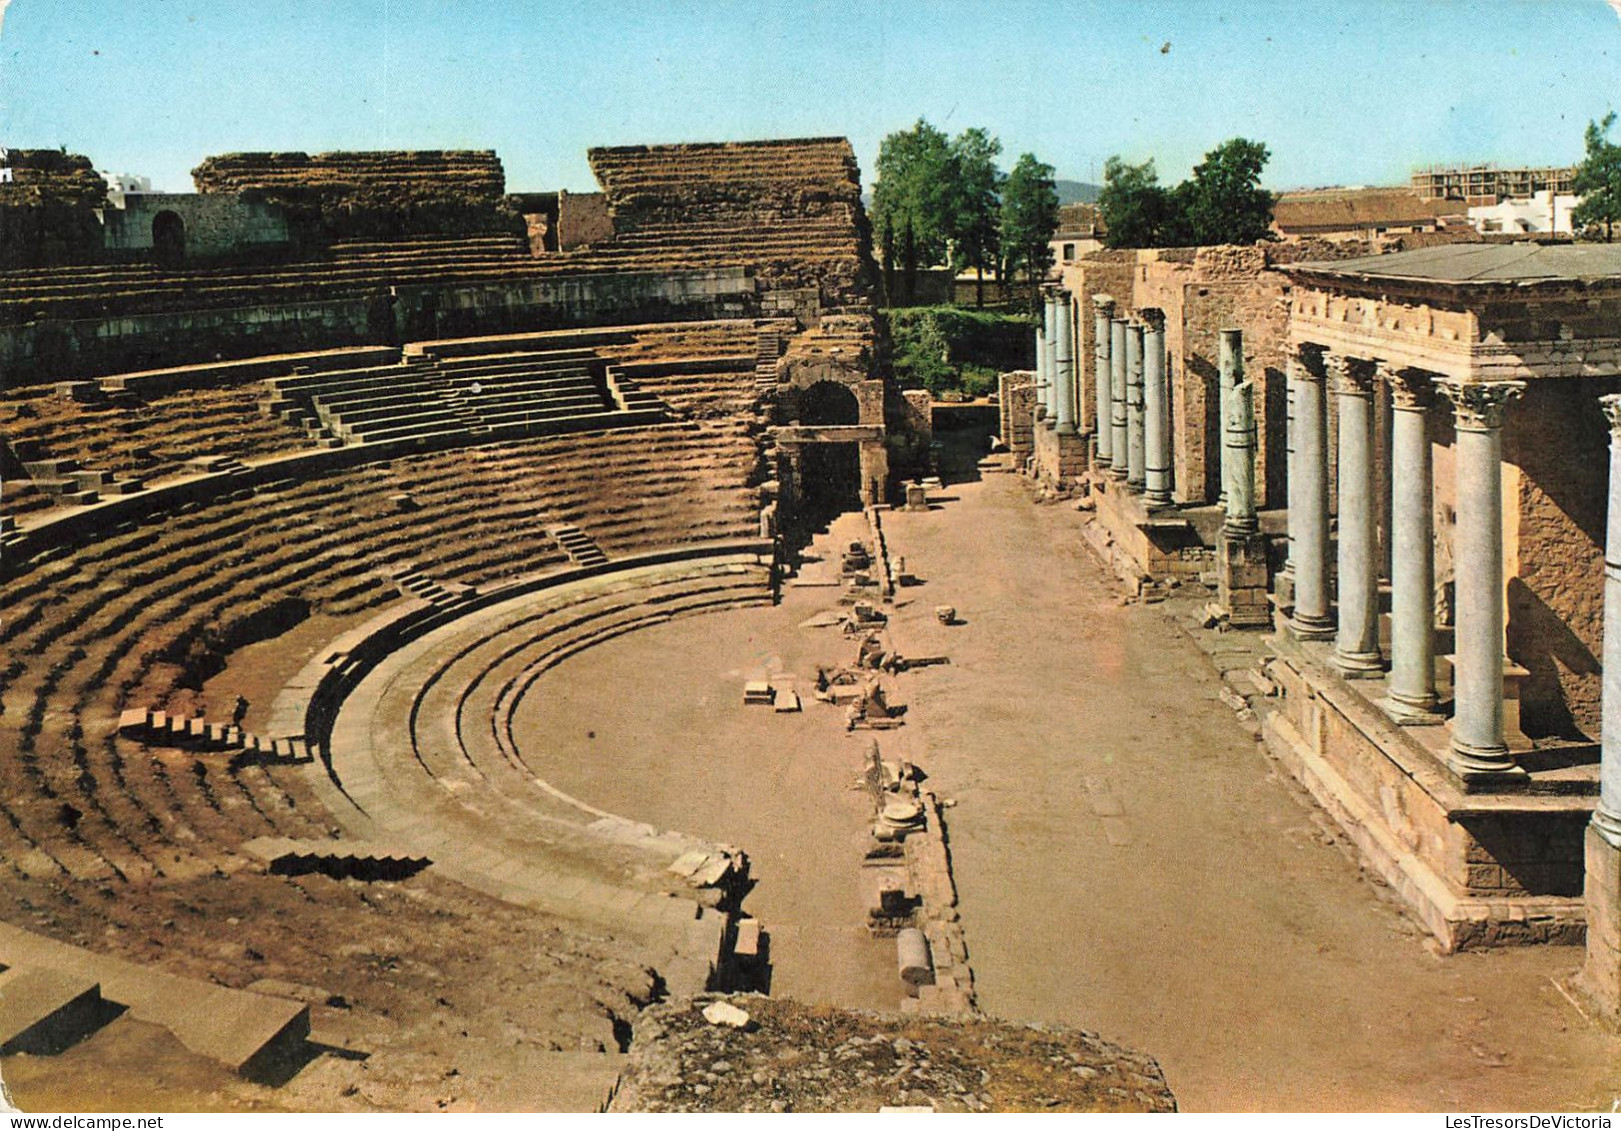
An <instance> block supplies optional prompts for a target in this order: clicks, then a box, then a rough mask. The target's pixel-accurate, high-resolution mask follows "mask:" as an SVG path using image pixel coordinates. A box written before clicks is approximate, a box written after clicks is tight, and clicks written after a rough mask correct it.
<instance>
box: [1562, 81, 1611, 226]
mask: <svg viewBox="0 0 1621 1131" xmlns="http://www.w3.org/2000/svg"><path fill="white" fill-rule="evenodd" d="M1614 124H1615V111H1614V110H1611V111H1610V112H1609V113H1608V114H1606V115H1604V120H1603V121H1599V122H1588V123H1587V135H1586V142H1587V156H1586V157H1584V158H1583V159H1582V163H1581V164H1580V165H1578V166H1576V176H1575V179H1574V181H1573V182H1572V187H1573V188H1575V190H1576V194H1577V195H1578V196H1580V197H1581V202H1580V203H1579V204H1577V205H1576V211H1575V212H1573V213H1571V221H1572V222H1573V223H1574V224H1575V225H1576V226H1577V227H1578V228H1580V229H1588V228H1595V229H1596V228H1598V227H1600V226H1602V227H1603V228H1604V242H1605V243H1609V242H1610V241H1611V240H1613V239H1614V238H1615V225H1616V223H1617V222H1618V221H1621V145H1617V144H1616V143H1615V142H1613V141H1611V140H1610V137H1609V134H1610V127H1611V126H1613V125H1614Z"/></svg>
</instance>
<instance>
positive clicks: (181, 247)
mask: <svg viewBox="0 0 1621 1131" xmlns="http://www.w3.org/2000/svg"><path fill="white" fill-rule="evenodd" d="M152 257H153V258H154V259H156V260H157V261H158V262H159V263H162V264H165V265H173V264H176V263H180V262H182V261H183V260H184V259H185V258H186V223H185V221H184V220H182V219H181V218H180V217H179V215H177V214H176V213H174V212H168V211H164V212H159V213H158V214H157V215H156V216H154V217H152Z"/></svg>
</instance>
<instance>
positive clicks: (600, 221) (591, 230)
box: [557, 192, 614, 251]
mask: <svg viewBox="0 0 1621 1131" xmlns="http://www.w3.org/2000/svg"><path fill="white" fill-rule="evenodd" d="M613 234H614V224H613V214H612V213H611V212H609V211H608V197H607V195H606V194H605V193H600V192H559V193H558V194H557V246H558V249H559V250H561V251H572V250H574V249H575V248H577V247H585V246H587V245H589V244H594V243H602V242H604V241H606V240H611V239H613Z"/></svg>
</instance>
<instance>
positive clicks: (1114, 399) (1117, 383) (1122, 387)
mask: <svg viewBox="0 0 1621 1131" xmlns="http://www.w3.org/2000/svg"><path fill="white" fill-rule="evenodd" d="M1127 324H1128V323H1127V321H1126V319H1124V318H1116V319H1114V320H1112V321H1111V322H1110V323H1109V432H1110V440H1109V442H1110V444H1111V445H1112V446H1111V448H1110V450H1111V451H1112V452H1113V453H1114V456H1113V458H1112V459H1111V460H1110V462H1109V478H1111V479H1124V478H1125V477H1126V464H1127V461H1128V458H1129V455H1130V453H1129V452H1128V451H1127V448H1128V444H1127V441H1126V326H1127Z"/></svg>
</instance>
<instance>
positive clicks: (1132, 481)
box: [1126, 322, 1148, 491]
mask: <svg viewBox="0 0 1621 1131" xmlns="http://www.w3.org/2000/svg"><path fill="white" fill-rule="evenodd" d="M1144 424H1145V421H1144V413H1143V326H1142V323H1141V322H1132V323H1131V324H1130V325H1128V326H1127V327H1126V486H1127V487H1130V488H1131V489H1132V490H1133V491H1141V490H1142V489H1143V484H1144V482H1145V481H1146V479H1147V478H1148V460H1147V458H1146V457H1147V447H1146V441H1147V437H1146V434H1145V431H1144Z"/></svg>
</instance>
